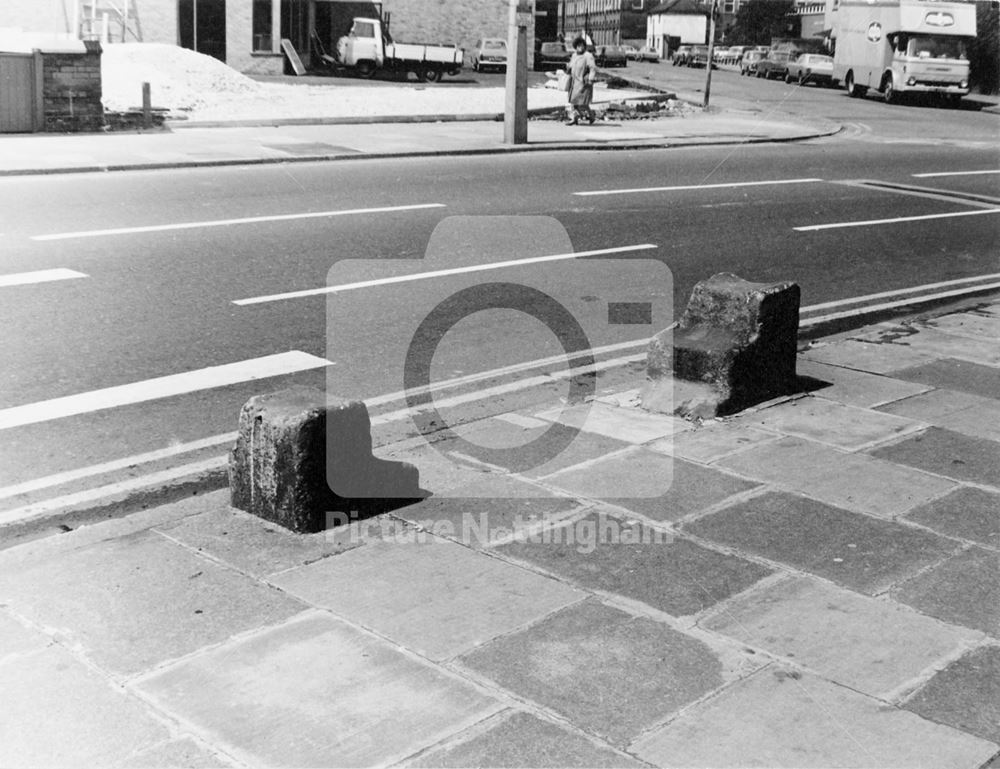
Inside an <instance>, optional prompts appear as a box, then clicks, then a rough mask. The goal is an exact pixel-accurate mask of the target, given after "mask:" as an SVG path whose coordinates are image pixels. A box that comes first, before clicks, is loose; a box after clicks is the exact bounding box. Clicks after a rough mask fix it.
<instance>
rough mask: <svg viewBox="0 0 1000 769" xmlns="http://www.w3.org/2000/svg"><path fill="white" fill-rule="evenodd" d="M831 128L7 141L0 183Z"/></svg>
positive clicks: (271, 130) (435, 129) (722, 124)
mask: <svg viewBox="0 0 1000 769" xmlns="http://www.w3.org/2000/svg"><path fill="white" fill-rule="evenodd" d="M839 130H840V126H839V125H838V124H836V123H834V122H832V121H829V120H824V119H821V118H817V119H803V118H800V117H794V116H790V115H771V116H768V117H766V118H763V117H761V116H759V115H754V114H752V113H749V112H740V111H736V110H730V111H725V112H720V113H716V112H711V113H702V112H695V113H692V114H687V115H684V116H682V117H671V118H664V119H657V120H631V121H615V120H601V121H598V122H597V123H596V124H595V125H593V126H589V125H581V126H567V125H563V124H562V123H560V122H557V121H551V120H549V121H541V120H539V121H532V122H531V123H530V124H529V130H528V139H529V143H528V144H526V145H519V146H516V147H515V146H510V145H505V144H504V143H503V124H502V123H499V122H495V121H489V122H487V121H464V122H463V121H451V120H449V121H447V122H440V123H378V124H367V125H365V126H364V127H363V128H359V126H358V125H356V124H325V125H324V124H317V125H279V126H232V127H204V128H177V129H173V130H163V131H151V132H145V133H124V132H120V133H113V134H100V135H93V134H89V135H80V134H78V135H68V134H45V135H42V134H34V135H9V136H5V137H3V138H2V139H0V176H3V175H6V176H12V175H23V174H44V173H69V172H84V171H112V170H128V169H153V168H181V167H188V166H191V167H196V166H213V165H215V166H218V165H239V164H249V163H289V162H304V161H307V162H308V161H316V160H343V159H349V158H366V157H367V158H373V157H400V156H426V155H456V154H473V153H480V154H487V153H503V152H524V151H537V150H566V149H574V150H578V149H619V148H629V147H634V148H642V147H669V146H689V145H711V144H749V143H756V142H764V141H794V140H798V139H807V138H812V137H816V136H825V135H829V134H833V133H836V132H837V131H839Z"/></svg>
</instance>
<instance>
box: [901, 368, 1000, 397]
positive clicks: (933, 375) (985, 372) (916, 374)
mask: <svg viewBox="0 0 1000 769" xmlns="http://www.w3.org/2000/svg"><path fill="white" fill-rule="evenodd" d="M893 376H894V377H897V378H899V379H906V380H908V381H910V382H915V383H918V384H922V385H929V386H931V387H937V388H939V389H948V390H958V391H960V392H965V393H969V394H970V395H979V396H981V397H983V398H996V397H998V396H1000V368H997V367H996V366H984V365H982V364H979V363H972V362H970V361H965V360H957V359H955V358H941V359H938V360H934V361H931V362H929V363H925V364H924V365H922V366H914V367H910V368H905V369H902V370H900V371H896V372H894V373H893Z"/></svg>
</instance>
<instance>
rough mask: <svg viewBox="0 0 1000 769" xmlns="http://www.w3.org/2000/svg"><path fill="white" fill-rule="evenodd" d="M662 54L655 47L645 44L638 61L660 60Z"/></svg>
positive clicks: (640, 50)
mask: <svg viewBox="0 0 1000 769" xmlns="http://www.w3.org/2000/svg"><path fill="white" fill-rule="evenodd" d="M659 60H660V54H658V53H657V52H656V49H655V48H651V47H650V46H648V45H644V46H643V47H642V48H640V49H639V58H638V61H659Z"/></svg>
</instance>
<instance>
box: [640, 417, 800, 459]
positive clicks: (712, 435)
mask: <svg viewBox="0 0 1000 769" xmlns="http://www.w3.org/2000/svg"><path fill="white" fill-rule="evenodd" d="M780 437H781V436H780V435H778V434H777V433H772V432H768V431H766V430H758V429H757V428H756V427H750V426H749V425H744V424H739V423H737V422H733V421H727V422H722V421H718V422H707V423H705V424H704V425H702V426H701V427H698V428H696V429H694V430H688V431H687V432H684V433H681V434H680V435H678V436H676V437H674V438H665V439H662V440H659V441H653V443H650V444H649V448H650V449H651V450H653V451H662V452H663V453H666V454H673V455H674V456H677V457H681V458H683V459H689V460H691V461H692V462H700V463H702V464H705V465H709V464H712V463H713V462H715V461H717V460H719V459H722V458H723V457H728V456H731V455H732V454H738V453H739V452H741V451H745V450H746V449H749V448H753V447H754V446H759V445H760V444H762V443H769V442H770V441H775V440H777V439H778V438H780Z"/></svg>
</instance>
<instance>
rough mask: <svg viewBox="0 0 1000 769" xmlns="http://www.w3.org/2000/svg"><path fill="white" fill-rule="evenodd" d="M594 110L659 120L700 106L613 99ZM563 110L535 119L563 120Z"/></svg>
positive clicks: (609, 116) (602, 115)
mask: <svg viewBox="0 0 1000 769" xmlns="http://www.w3.org/2000/svg"><path fill="white" fill-rule="evenodd" d="M593 109H594V112H595V113H596V115H597V117H598V119H600V120H615V121H619V120H657V119H660V118H669V117H684V116H685V115H689V114H691V113H694V112H698V111H699V108H698V107H696V106H694V105H693V104H689V103H688V102H684V101H680V100H678V99H642V100H635V101H613V102H608V103H607V104H594V105H593ZM564 117H565V114H564V113H563V112H550V113H546V114H543V115H536V116H534V117H533V118H532V119H533V120H562V119H563V118H564Z"/></svg>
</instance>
